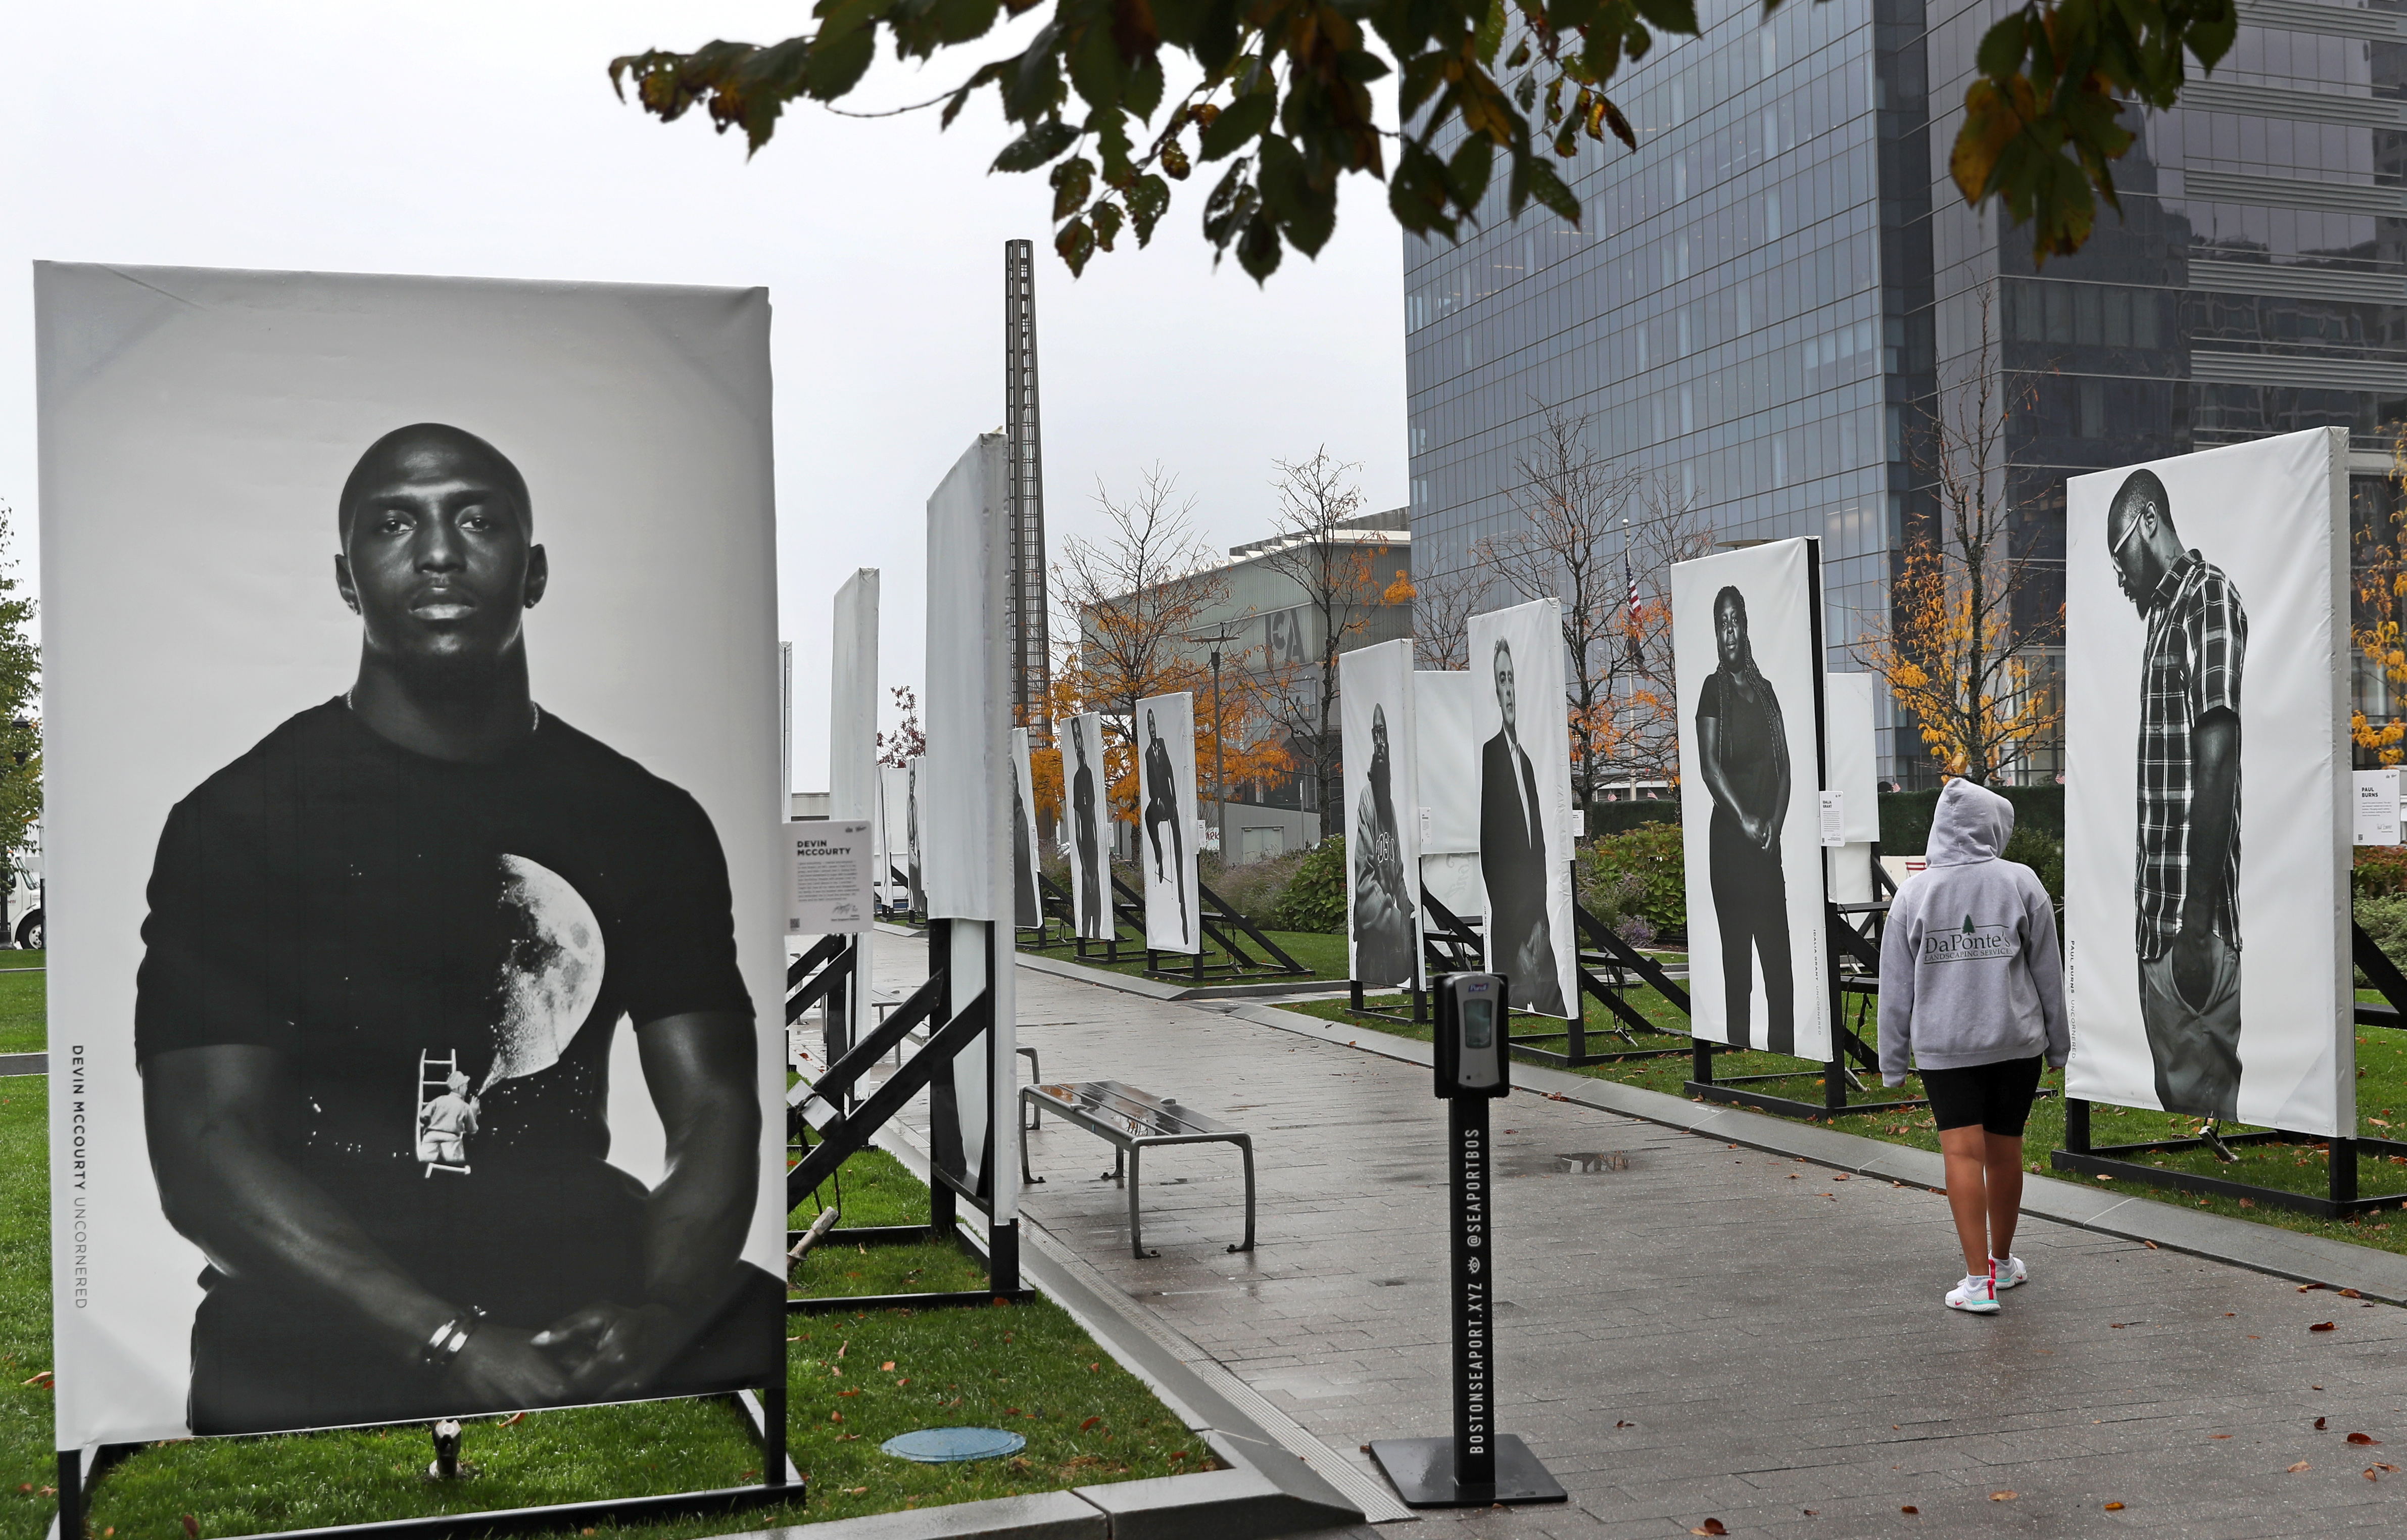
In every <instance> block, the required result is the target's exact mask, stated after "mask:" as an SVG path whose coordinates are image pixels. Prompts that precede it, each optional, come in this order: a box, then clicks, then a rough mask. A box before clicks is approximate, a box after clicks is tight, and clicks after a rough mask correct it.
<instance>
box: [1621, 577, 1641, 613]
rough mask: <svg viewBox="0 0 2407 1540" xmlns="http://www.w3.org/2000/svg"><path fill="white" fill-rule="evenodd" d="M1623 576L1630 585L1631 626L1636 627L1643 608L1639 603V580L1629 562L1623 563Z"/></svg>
mask: <svg viewBox="0 0 2407 1540" xmlns="http://www.w3.org/2000/svg"><path fill="white" fill-rule="evenodd" d="M1621 576H1622V577H1623V578H1624V579H1626V580H1627V581H1628V582H1629V584H1630V623H1631V625H1636V624H1637V623H1638V620H1639V614H1640V610H1641V608H1642V606H1640V605H1639V603H1638V578H1637V576H1636V575H1635V574H1633V573H1632V572H1631V570H1630V563H1628V562H1624V563H1621Z"/></svg>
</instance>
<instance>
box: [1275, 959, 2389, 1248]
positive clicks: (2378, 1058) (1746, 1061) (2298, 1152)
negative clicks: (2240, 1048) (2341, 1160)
mask: <svg viewBox="0 0 2407 1540" xmlns="http://www.w3.org/2000/svg"><path fill="white" fill-rule="evenodd" d="M2360 992H2361V993H2364V992H2366V991H2360ZM2377 998H2378V997H2377ZM1365 1004H1368V1005H1374V1006H1379V1007H1381V1008H1392V1009H1395V1010H1397V1011H1399V1012H1400V1013H1401V1014H1403V1015H1406V1016H1409V1015H1410V1014H1411V1013H1412V1000H1411V997H1410V996H1406V995H1374V996H1372V997H1371V998H1370V999H1368V1000H1367V1001H1366V1002H1365ZM1631 1004H1632V1005H1635V1006H1636V1007H1637V1008H1638V1011H1639V1014H1640V1015H1642V1016H1644V1017H1645V1018H1646V1019H1647V1020H1649V1021H1656V1022H1659V1023H1661V1024H1662V1025H1664V1026H1667V1027H1674V1028H1677V1029H1679V1030H1683V1031H1685V1028H1686V1018H1684V1017H1682V1016H1681V1015H1680V1013H1679V1012H1678V1011H1676V1010H1674V1009H1673V1007H1672V1005H1671V1003H1670V1002H1669V1001H1667V1000H1665V999H1664V998H1663V997H1662V996H1661V995H1659V994H1657V993H1656V992H1655V991H1653V990H1639V991H1634V992H1633V993H1632V994H1631ZM1286 1008H1288V1009H1290V1010H1297V1011H1302V1012H1303V1013H1305V1014H1307V1015H1312V1016H1318V1017H1322V1018H1324V1019H1326V1020H1332V1021H1344V1022H1347V1023H1348V1024H1351V1025H1357V1026H1360V1027H1363V1028H1366V1029H1369V1030H1372V1031H1376V1032H1386V1033H1392V1034H1396V1035H1398V1036H1403V1037H1411V1038H1415V1039H1417V1040H1418V1041H1420V1042H1427V1041H1429V1038H1430V1032H1429V1029H1428V1028H1427V1027H1411V1026H1400V1025H1398V1024H1396V1023H1394V1022H1390V1021H1382V1020H1376V1019H1374V1018H1370V1017H1362V1016H1357V1015H1355V1014H1354V1013H1353V1012H1352V1011H1350V1010H1348V1009H1347V1008H1346V1005H1344V1004H1343V1003H1341V1002H1337V1001H1309V1002H1302V1003H1298V1004H1296V1005H1289V1006H1288V1007H1286ZM1849 1015H1850V1018H1851V1019H1852V1017H1853V1011H1852V1009H1851V1010H1850V1012H1849ZM1525 1020H1526V1019H1525V1018H1522V1017H1519V1016H1516V1017H1515V1018H1514V1028H1515V1030H1516V1032H1520V1031H1522V1030H1524V1029H1523V1022H1524V1021H1525ZM1587 1020H1588V1028H1589V1030H1590V1032H1591V1033H1594V1032H1596V1031H1597V1030H1599V1029H1600V1028H1602V1027H1604V1026H1606V1025H1607V1024H1608V1023H1609V1022H1610V1021H1611V1018H1610V1017H1608V1016H1607V1015H1606V1014H1605V1012H1604V1010H1603V1008H1602V1007H1601V1006H1599V1005H1596V1004H1595V1003H1594V1002H1592V1001H1591V1002H1589V1004H1588V1018H1587ZM1540 1030H1543V1029H1540ZM1862 1035H1863V1036H1864V1037H1865V1039H1866V1040H1867V1041H1869V1040H1871V1038H1872V1035H1873V1032H1872V1027H1871V1023H1870V1022H1869V1021H1867V1022H1866V1023H1865V1025H1864V1027H1863V1029H1862ZM1668 1041H1669V1040H1668V1039H1654V1038H1646V1037H1642V1038H1641V1039H1640V1046H1641V1047H1647V1048H1651V1047H1654V1046H1656V1044H1657V1043H1659V1042H1668ZM1612 1046H1614V1045H1611V1044H1603V1043H1600V1042H1599V1041H1598V1040H1597V1039H1596V1038H1595V1037H1593V1036H1591V1037H1590V1039H1589V1047H1590V1049H1591V1051H1599V1052H1602V1051H1606V1050H1607V1049H1608V1048H1611V1047H1612ZM1784 1069H1789V1070H1795V1071H1797V1078H1796V1079H1795V1080H1794V1081H1792V1082H1790V1083H1789V1085H1788V1086H1787V1087H1784V1086H1781V1085H1778V1084H1774V1085H1772V1086H1769V1087H1767V1088H1765V1089H1767V1090H1771V1091H1782V1092H1784V1093H1785V1094H1787V1095H1791V1096H1795V1097H1797V1098H1798V1099H1800V1100H1803V1101H1815V1100H1818V1099H1819V1098H1820V1096H1821V1068H1820V1066H1819V1065H1806V1064H1803V1063H1802V1062H1801V1061H1799V1060H1795V1059H1784V1058H1778V1057H1775V1056H1774V1055H1772V1054H1768V1053H1730V1054H1717V1055H1716V1056H1715V1059H1714V1074H1715V1077H1716V1078H1722V1077H1730V1076H1737V1075H1762V1074H1773V1073H1778V1072H1780V1071H1781V1070H1784ZM1571 1073H1572V1074H1574V1075H1586V1076H1588V1077H1592V1078H1595V1079H1599V1080H1615V1081H1618V1082H1620V1083H1621V1084H1623V1085H1631V1086H1641V1087H1644V1088H1645V1089H1646V1090H1648V1091H1662V1092H1664V1093H1665V1094H1667V1095H1673V1096H1677V1095H1681V1094H1683V1092H1682V1091H1681V1087H1682V1085H1683V1084H1685V1083H1686V1082H1687V1080H1688V1073H1689V1059H1688V1055H1686V1054H1681V1055H1678V1056H1676V1057H1672V1058H1664V1059H1636V1060H1631V1061H1628V1062H1623V1063H1619V1064H1594V1065H1590V1066H1588V1068H1586V1069H1578V1070H1574V1071H1572V1072H1571ZM1865 1078H1866V1081H1867V1085H1868V1094H1870V1095H1873V1096H1882V1095H1887V1094H1890V1093H1889V1092H1887V1091H1885V1089H1884V1088H1882V1087H1881V1086H1880V1085H1879V1083H1878V1082H1877V1081H1876V1080H1874V1079H1873V1078H1872V1077H1865ZM2043 1084H2044V1085H2045V1086H2046V1087H2048V1088H2049V1089H2051V1090H2053V1091H2056V1093H2057V1094H2056V1095H2054V1096H2049V1097H2045V1098H2043V1099H2042V1100H2041V1101H2039V1102H2038V1103H2037V1104H2035V1105H2033V1106H2032V1108H2031V1117H2030V1126H2029V1128H2028V1129H2027V1131H2026V1132H2025V1134H2024V1140H2025V1148H2026V1150H2027V1151H2028V1152H2029V1154H2030V1166H2031V1169H2032V1170H2034V1171H2045V1170H2048V1166H2047V1152H2048V1151H2049V1150H2052V1149H2056V1148H2060V1147H2061V1146H2062V1145H2063V1143H2064V1103H2063V1100H2062V1095H2063V1091H2064V1076H2063V1073H2062V1072H2061V1071H2050V1072H2049V1073H2048V1074H2047V1075H2046V1076H2045V1077H2044V1080H2043ZM1859 1094H1861V1093H1859V1092H1857V1091H1854V1090H1853V1089H1852V1088H1851V1089H1850V1090H1849V1092H1848V1097H1849V1100H1851V1101H1853V1100H1856V1099H1857V1098H1858V1096H1859ZM1901 1094H1909V1095H1919V1094H1921V1083H1920V1081H1919V1079H1918V1077H1907V1080H1906V1084H1905V1089H1904V1091H1903V1092H1901ZM1831 1126H1832V1127H1835V1128H1840V1129H1844V1130H1845V1131H1846V1132H1847V1133H1850V1134H1862V1135H1864V1136H1865V1137H1867V1138H1873V1139H1885V1140H1887V1141H1888V1142H1889V1143H1892V1144H1901V1145H1912V1146H1914V1147H1915V1148H1919V1149H1932V1150H1935V1149H1937V1148H1939V1134H1938V1130H1937V1127H1936V1125H1934V1124H1933V1123H1932V1121H1931V1119H1930V1112H1929V1111H1928V1110H1927V1109H1925V1108H1921V1107H1914V1108H1908V1109H1905V1110H1902V1111H1901V1110H1898V1109H1896V1108H1890V1109H1887V1110H1883V1109H1881V1108H1878V1107H1868V1108H1866V1109H1865V1110H1863V1111H1860V1112H1852V1113H1848V1114H1845V1115H1843V1116H1841V1117H1840V1118H1838V1119H1835V1120H1833V1122H1832V1124H1831ZM2198 1127H2199V1125H2198V1121H2197V1119H2190V1118H2177V1117H2172V1116H2168V1115H2167V1114H2165V1113H2161V1112H2149V1111H2145V1110H2144V1109H2141V1108H2137V1107H2114V1106H2107V1105H2104V1104H2102V1103H2100V1104H2093V1105H2091V1107H2090V1111H2089V1137H2090V1141H2091V1143H2092V1144H2093V1145H2097V1146H2105V1145H2127V1144H2141V1143H2144V1142H2146V1141H2148V1140H2151V1139H2163V1138H2182V1137H2188V1136H2190V1135H2192V1134H2196V1133H2197V1131H2198ZM2225 1132H2226V1133H2234V1134H2236V1133H2247V1132H2250V1130H2248V1129H2247V1128H2244V1127H2242V1126H2240V1125H2236V1124H2235V1125H2228V1126H2227V1127H2226V1129H2225ZM2357 1132H2358V1134H2360V1135H2362V1136H2365V1137H2368V1138H2389V1139H2400V1140H2407V1033H2402V1032H2399V1031H2394V1030H2392V1029H2389V1028H2384V1027H2359V1028H2358V1029H2357ZM2233 1153H2235V1154H2237V1155H2239V1156H2240V1161H2239V1162H2238V1163H2237V1164H2234V1165H2225V1164H2223V1163H2221V1162H2217V1161H2216V1160H2215V1157H2214V1156H2213V1155H2212V1154H2210V1153H2208V1152H2207V1151H2204V1150H2185V1151H2179V1152H2176V1153H2172V1154H2166V1155H2152V1156H2144V1157H2141V1158H2142V1159H2144V1160H2147V1161H2150V1162H2153V1163H2155V1164H2157V1165H2161V1166H2165V1167H2167V1168H2169V1169H2172V1170H2179V1171H2190V1172H2195V1173H2198V1174H2200V1175H2209V1176H2222V1177H2225V1178H2227V1179H2228V1180H2231V1181H2240V1182H2251V1183H2255V1184H2256V1185H2257V1186H2261V1187H2272V1188H2284V1189H2287V1190H2289V1191H2294V1192H2314V1193H2317V1194H2320V1193H2322V1192H2324V1191H2326V1190H2327V1189H2326V1183H2327V1181H2328V1176H2327V1175H2326V1170H2325V1154H2324V1152H2323V1151H2322V1150H2321V1149H2319V1148H2314V1147H2312V1146H2305V1145H2267V1146H2242V1147H2240V1148H2238V1149H2236V1150H2234V1151H2233ZM2057 1175H2061V1176H2065V1177H2066V1179H2068V1180H2080V1179H2081V1178H2080V1177H2079V1176H2074V1175H2072V1174H2071V1173H2057ZM2098 1185H2100V1186H2101V1187H2103V1186H2106V1185H2108V1184H2107V1183H2106V1182H2103V1181H2101V1182H2099V1184H2098ZM2120 1185H2121V1187H2122V1188H2123V1189H2124V1190H2125V1191H2129V1192H2133V1193H2137V1194H2138V1195H2140V1196H2142V1197H2144V1198H2149V1199H2152V1200H2154V1201H2156V1202H2158V1203H2171V1204H2180V1205H2186V1206H2188V1207H2192V1208H2202V1209H2205V1210H2207V1211H2208V1212H2209V1213H2215V1214H2224V1215H2229V1216H2231V1217H2233V1218H2237V1219H2253V1220H2256V1221H2257V1223H2260V1224H2272V1225H2278V1226H2280V1227H2281V1228H2282V1229H2285V1230H2296V1231H2299V1232H2300V1233H2305V1234H2311V1235H2322V1236H2325V1237H2327V1238H2328V1239H2331V1240H2340V1241H2349V1242H2352V1243H2354V1244H2356V1245H2358V1246H2372V1247H2379V1248H2383V1249H2385V1250H2388V1251H2402V1252H2407V1157H2398V1156H2388V1157H2386V1156H2380V1155H2368V1154H2360V1155H2359V1156H2358V1157H2357V1191H2358V1192H2359V1193H2361V1194H2363V1195H2364V1196H2366V1197H2369V1198H2371V1197H2377V1196H2383V1195H2386V1194H2391V1193H2397V1194H2400V1196H2401V1200H2402V1201H2401V1203H2400V1205H2397V1206H2396V1207H2392V1206H2390V1205H2386V1212H2382V1213H2376V1214H2370V1215H2364V1216H2359V1217H2357V1218H2353V1219H2314V1218H2311V1217H2310V1216H2308V1215H2304V1214H2294V1213H2290V1212H2288V1211H2286V1210H2284V1209H2278V1208H2269V1207H2266V1206H2263V1205H2259V1204H2257V1203H2255V1202H2254V1201H2253V1200H2250V1199H2246V1198H2240V1199H2232V1198H2200V1197H2195V1196H2193V1195H2191V1194H2188V1193H2184V1192H2176V1191H2170V1190H2168V1189H2164V1188H2156V1187H2148V1186H2144V1185H2142V1184H2140V1183H2137V1182H2126V1183H2122V1184H2120Z"/></svg>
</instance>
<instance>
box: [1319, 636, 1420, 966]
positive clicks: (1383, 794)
mask: <svg viewBox="0 0 2407 1540" xmlns="http://www.w3.org/2000/svg"><path fill="white" fill-rule="evenodd" d="M1337 677H1338V693H1337V705H1338V715H1339V718H1340V720H1341V723H1342V726H1343V730H1344V733H1345V777H1344V780H1345V794H1346V806H1347V807H1348V808H1350V809H1352V819H1351V821H1350V822H1349V823H1348V824H1347V825H1346V867H1347V881H1346V944H1347V955H1348V956H1349V958H1350V959H1351V961H1352V967H1353V973H1352V977H1353V979H1354V981H1355V982H1356V983H1358V984H1375V985H1378V986H1380V987H1382V988H1396V987H1402V986H1406V985H1417V984H1418V983H1419V982H1420V978H1421V963H1420V951H1421V944H1420V893H1419V891H1418V890H1419V887H1420V882H1419V873H1420V849H1419V846H1420V829H1419V826H1418V825H1419V820H1417V819H1416V818H1414V817H1412V816H1411V815H1412V811H1413V809H1415V808H1417V806H1419V797H1418V794H1417V787H1416V786H1415V784H1414V778H1413V739H1414V734H1413V644H1412V641H1411V639H1410V638H1406V639H1404V640H1403V641H1395V642H1380V643H1377V644H1375V645H1374V646H1371V647H1362V648H1357V649H1354V650H1353V651H1351V652H1346V653H1342V654H1340V655H1339V657H1338V660H1337Z"/></svg>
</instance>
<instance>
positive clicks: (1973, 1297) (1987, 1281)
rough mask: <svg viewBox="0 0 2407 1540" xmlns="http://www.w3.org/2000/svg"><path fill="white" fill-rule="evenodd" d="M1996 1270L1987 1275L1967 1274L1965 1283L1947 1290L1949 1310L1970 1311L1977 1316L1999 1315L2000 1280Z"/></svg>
mask: <svg viewBox="0 0 2407 1540" xmlns="http://www.w3.org/2000/svg"><path fill="white" fill-rule="evenodd" d="M1995 1274H1996V1269H1995V1268H1992V1269H1991V1270H1990V1271H1989V1272H1987V1273H1967V1274H1966V1275H1964V1281H1963V1282H1961V1283H1959V1284H1958V1285H1957V1286H1956V1287H1955V1288H1953V1289H1950V1290H1947V1308H1949V1309H1950V1310H1969V1311H1971V1312H1972V1313H1973V1315H1976V1316H1994V1315H1996V1314H1997V1313H1998V1280H1997V1278H1996V1276H1995Z"/></svg>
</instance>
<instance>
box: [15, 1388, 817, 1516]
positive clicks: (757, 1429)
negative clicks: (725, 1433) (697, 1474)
mask: <svg viewBox="0 0 2407 1540" xmlns="http://www.w3.org/2000/svg"><path fill="white" fill-rule="evenodd" d="M777 1347H778V1355H777V1356H778V1358H779V1359H780V1360H781V1361H782V1360H783V1359H784V1357H785V1344H784V1343H783V1342H782V1341H780V1342H779V1343H778V1345H777ZM755 1394H756V1392H755V1391H749V1390H748V1391H743V1392H739V1393H738V1394H737V1396H736V1398H735V1400H736V1405H738V1406H740V1407H741V1408H742V1409H743V1412H744V1415H745V1419H746V1420H747V1421H748V1422H750V1423H751V1424H752V1432H753V1435H754V1436H755V1437H757V1438H758V1439H759V1440H760V1441H761V1454H762V1461H761V1480H760V1482H759V1484H758V1485H755V1486H746V1487H716V1488H710V1489H707V1490H701V1491H682V1492H656V1493H654V1494H652V1495H650V1496H648V1497H605V1498H600V1499H597V1500H595V1501H593V1502H591V1503H549V1504H541V1505H539V1506H534V1507H525V1508H494V1509H491V1510H488V1511H486V1512H483V1513H439V1514H429V1515H426V1516H425V1517H423V1518H419V1519H375V1520H371V1521H369V1522H366V1523H361V1524H327V1525H323V1526H320V1527H318V1528H314V1529H301V1530H280V1531H275V1532H272V1533H264V1534H258V1535H246V1536H241V1537H239V1540H323V1537H329V1536H335V1535H341V1536H346V1537H361V1536H373V1537H374V1540H447V1537H449V1536H452V1535H462V1536H468V1535H483V1534H499V1533H520V1532H524V1531H527V1530H552V1529H561V1530H565V1529H575V1528H579V1527H584V1526H598V1525H600V1524H602V1523H605V1522H609V1521H619V1520H631V1519H633V1520H652V1519H672V1518H682V1517H698V1516H702V1515H707V1514H719V1513H740V1512H743V1511H745V1510H746V1509H748V1508H760V1507H767V1506H769V1505H770V1504H776V1503H799V1502H802V1501H804V1500H805V1485H806V1484H805V1481H804V1480H803V1477H802V1476H801V1474H800V1473H799V1472H797V1471H796V1470H795V1469H794V1466H793V1462H791V1461H790V1460H788V1459H787V1458H786V1386H785V1382H784V1380H783V1379H780V1380H779V1381H778V1382H777V1383H776V1384H775V1385H766V1386H762V1387H759V1388H758V1390H757V1396H758V1399H757V1400H756V1399H755ZM398 1425H399V1426H410V1427H415V1426H418V1425H419V1424H416V1423H410V1424H398ZM141 1447H142V1446H141V1445H139V1444H104V1445H101V1446H100V1447H98V1448H97V1449H95V1450H93V1459H92V1462H91V1464H90V1467H89V1468H88V1469H87V1468H86V1465H85V1462H84V1451H83V1450H81V1449H62V1450H60V1451H59V1528H58V1533H59V1540H84V1525H85V1516H86V1515H87V1514H88V1513H90V1512H91V1500H92V1492H93V1487H94V1486H95V1485H96V1484H97V1483H98V1482H99V1480H100V1476H101V1475H102V1473H103V1472H105V1471H106V1470H107V1468H108V1467H109V1466H110V1465H113V1464H115V1463H116V1462H118V1461H119V1460H121V1459H122V1458H124V1457H125V1456H126V1455H128V1454H131V1453H133V1452H134V1451H135V1450H136V1449H139V1448H141Z"/></svg>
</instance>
